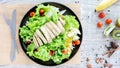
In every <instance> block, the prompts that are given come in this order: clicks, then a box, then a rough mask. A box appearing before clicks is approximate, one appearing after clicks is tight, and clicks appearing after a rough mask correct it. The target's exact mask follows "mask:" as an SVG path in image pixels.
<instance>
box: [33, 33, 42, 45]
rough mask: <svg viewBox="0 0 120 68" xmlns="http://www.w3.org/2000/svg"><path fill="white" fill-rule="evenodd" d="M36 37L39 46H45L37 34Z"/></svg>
mask: <svg viewBox="0 0 120 68" xmlns="http://www.w3.org/2000/svg"><path fill="white" fill-rule="evenodd" d="M34 36H35V38H36V40H37V41H38V44H39V46H41V45H43V43H42V41H41V39H40V38H39V37H38V36H37V34H36V33H35V34H34Z"/></svg>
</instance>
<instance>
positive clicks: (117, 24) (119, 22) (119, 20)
mask: <svg viewBox="0 0 120 68" xmlns="http://www.w3.org/2000/svg"><path fill="white" fill-rule="evenodd" d="M116 26H118V27H119V28H120V17H119V18H118V19H117V21H116Z"/></svg>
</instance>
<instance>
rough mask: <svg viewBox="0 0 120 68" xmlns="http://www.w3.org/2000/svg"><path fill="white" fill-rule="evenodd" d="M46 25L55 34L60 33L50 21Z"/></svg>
mask: <svg viewBox="0 0 120 68" xmlns="http://www.w3.org/2000/svg"><path fill="white" fill-rule="evenodd" d="M46 26H47V27H48V28H49V29H50V31H51V32H52V33H53V34H54V35H55V36H58V35H59V34H58V33H57V32H56V31H55V29H54V28H53V27H52V25H51V24H50V23H46Z"/></svg>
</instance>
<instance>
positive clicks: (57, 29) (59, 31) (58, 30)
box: [50, 21, 62, 35]
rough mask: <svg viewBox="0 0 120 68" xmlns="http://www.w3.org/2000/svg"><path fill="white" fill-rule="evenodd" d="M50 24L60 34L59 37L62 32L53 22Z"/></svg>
mask: <svg viewBox="0 0 120 68" xmlns="http://www.w3.org/2000/svg"><path fill="white" fill-rule="evenodd" d="M50 24H51V26H52V27H53V29H55V31H56V32H57V33H58V35H59V34H60V33H61V32H62V31H61V30H60V29H59V28H58V26H57V25H56V24H55V23H53V22H52V21H51V22H50Z"/></svg>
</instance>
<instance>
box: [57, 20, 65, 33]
mask: <svg viewBox="0 0 120 68" xmlns="http://www.w3.org/2000/svg"><path fill="white" fill-rule="evenodd" d="M56 24H57V26H58V28H59V29H60V30H61V31H62V32H64V31H65V29H64V27H63V26H62V24H61V23H60V21H57V23H56Z"/></svg>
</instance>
